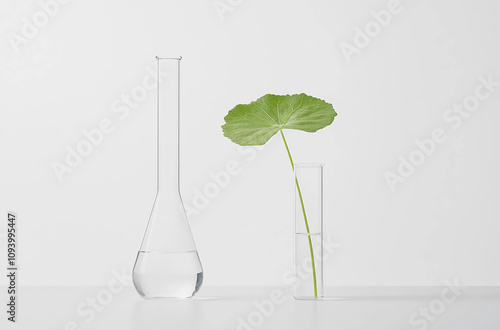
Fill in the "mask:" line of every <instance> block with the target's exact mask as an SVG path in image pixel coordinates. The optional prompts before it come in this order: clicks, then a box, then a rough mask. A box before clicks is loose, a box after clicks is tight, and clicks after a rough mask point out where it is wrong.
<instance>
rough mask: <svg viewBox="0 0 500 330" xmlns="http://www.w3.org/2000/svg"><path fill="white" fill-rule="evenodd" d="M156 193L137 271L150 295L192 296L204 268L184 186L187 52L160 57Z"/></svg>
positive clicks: (137, 282)
mask: <svg viewBox="0 0 500 330" xmlns="http://www.w3.org/2000/svg"><path fill="white" fill-rule="evenodd" d="M156 59H157V77H156V78H157V79H156V80H157V187H156V198H155V201H154V204H153V209H152V211H151V215H150V217H149V222H148V225H147V228H146V232H145V233H144V238H143V240H142V244H141V247H140V249H139V253H138V254H137V259H136V262H135V265H134V270H133V282H134V286H135V288H136V290H137V292H138V293H139V294H140V295H141V296H142V297H143V298H146V299H154V298H189V297H191V296H193V295H194V294H195V293H196V292H197V291H198V290H199V289H200V287H201V284H202V282H203V269H202V267H201V263H200V259H199V257H198V252H197V250H196V246H195V243H194V239H193V235H192V233H191V229H190V227H189V223H188V219H187V215H186V212H185V209H184V205H183V203H182V198H181V194H180V189H179V154H180V152H179V115H180V104H179V103H180V102H179V98H180V86H179V85H180V61H181V57H167V58H162V57H157V58H156Z"/></svg>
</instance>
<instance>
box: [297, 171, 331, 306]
mask: <svg viewBox="0 0 500 330" xmlns="http://www.w3.org/2000/svg"><path fill="white" fill-rule="evenodd" d="M294 199H295V203H294V204H295V209H294V222H295V235H294V236H295V239H294V285H293V292H294V297H295V298H296V299H316V298H321V297H323V295H324V288H323V165H322V164H294Z"/></svg>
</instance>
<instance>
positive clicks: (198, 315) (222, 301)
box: [0, 286, 500, 330]
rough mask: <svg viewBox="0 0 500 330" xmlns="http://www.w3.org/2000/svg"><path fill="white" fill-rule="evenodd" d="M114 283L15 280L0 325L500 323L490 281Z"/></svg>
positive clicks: (442, 326) (462, 326)
mask: <svg viewBox="0 0 500 330" xmlns="http://www.w3.org/2000/svg"><path fill="white" fill-rule="evenodd" d="M1 289H2V291H3V292H4V293H5V288H1ZM119 289H120V290H121V291H120V292H116V293H110V291H109V290H108V289H107V288H105V287H21V288H20V290H19V296H18V305H17V313H18V314H17V322H16V323H15V324H12V323H10V322H7V321H6V311H3V312H2V314H1V315H2V320H1V321H0V329H22V330H31V329H33V330H45V329H50V330H70V329H71V330H75V329H103V330H104V329H106V330H108V329H120V330H128V329H134V330H141V329H145V330H156V329H204V330H205V329H206V330H210V329H217V330H226V329H227V330H233V329H236V330H237V329H240V330H250V329H290V330H292V329H339V330H348V329H353V330H354V329H370V330H378V329H380V330H392V329H397V330H401V329H439V330H448V329H449V330H498V329H500V299H499V298H500V288H498V287H494V288H493V287H480V288H478V287H472V288H463V290H462V289H461V291H457V292H458V293H454V292H452V291H448V292H446V293H445V296H444V298H443V297H442V296H441V293H442V290H443V288H438V287H436V288H418V287H400V288H390V287H378V288H367V287H365V288H343V289H334V288H330V289H329V290H326V292H327V293H329V294H331V295H336V297H330V298H327V299H324V300H321V301H301V300H296V299H294V298H293V296H292V293H291V290H290V288H288V287H205V288H203V289H202V290H201V291H200V292H199V293H198V295H197V296H196V297H195V298H191V299H187V300H174V301H172V300H169V301H165V300H163V301H158V300H144V299H142V298H141V297H140V296H139V295H138V294H137V293H136V292H135V290H134V288H133V287H130V286H127V287H125V288H123V287H122V288H119ZM4 296H6V294H4ZM341 296H343V297H341ZM273 298H274V301H273ZM443 299H444V300H443ZM2 300H4V299H2ZM92 302H93V303H92ZM4 306H5V305H4ZM258 306H259V307H260V309H259V307H258ZM4 309H6V307H4ZM426 310H427V316H425V314H423V313H425V311H426ZM426 317H427V318H426Z"/></svg>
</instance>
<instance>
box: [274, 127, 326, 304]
mask: <svg viewBox="0 0 500 330" xmlns="http://www.w3.org/2000/svg"><path fill="white" fill-rule="evenodd" d="M280 133H281V137H282V138H283V142H284V143H285V147H286V152H287V153H288V158H290V163H291V164H292V170H295V166H294V165H293V160H292V155H291V154H290V149H288V144H287V143H286V140H285V135H284V134H283V131H282V130H280ZM295 185H296V186H297V192H298V193H299V198H300V205H301V206H302V213H303V214H304V221H305V223H306V230H307V233H308V234H309V235H307V238H308V240H309V250H310V251H311V264H312V271H313V281H314V298H318V285H317V283H316V266H315V264H314V252H313V246H312V240H311V235H310V234H311V233H310V232H309V223H308V222H307V216H306V209H305V207H304V200H303V199H302V193H301V191H300V186H299V180H297V177H295Z"/></svg>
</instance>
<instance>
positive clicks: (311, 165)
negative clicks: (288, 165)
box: [293, 163, 325, 167]
mask: <svg viewBox="0 0 500 330" xmlns="http://www.w3.org/2000/svg"><path fill="white" fill-rule="evenodd" d="M293 166H294V167H325V164H324V163H293Z"/></svg>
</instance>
